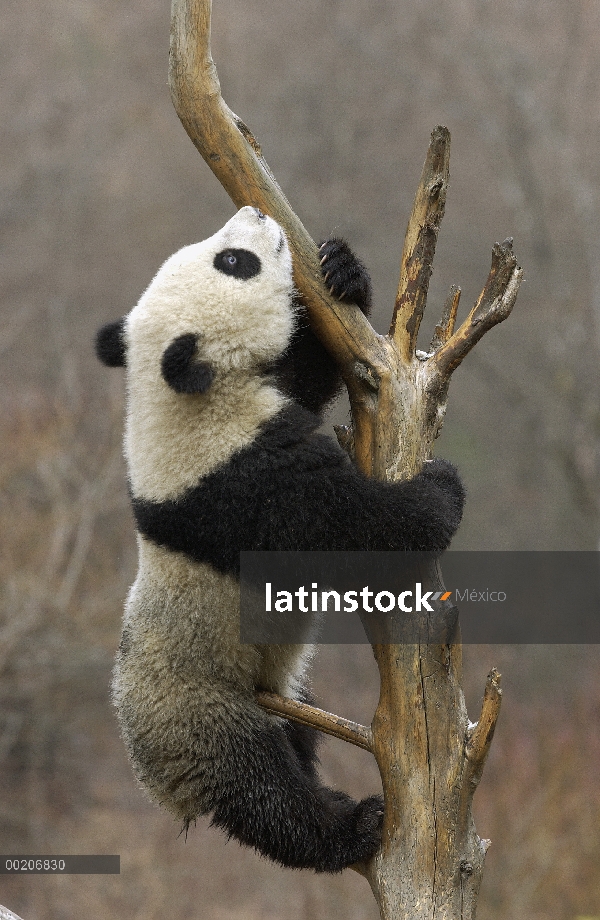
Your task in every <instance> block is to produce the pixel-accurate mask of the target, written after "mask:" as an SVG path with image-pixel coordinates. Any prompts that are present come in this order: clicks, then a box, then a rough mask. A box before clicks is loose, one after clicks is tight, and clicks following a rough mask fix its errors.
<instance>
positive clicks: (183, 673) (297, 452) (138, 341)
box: [96, 207, 464, 872]
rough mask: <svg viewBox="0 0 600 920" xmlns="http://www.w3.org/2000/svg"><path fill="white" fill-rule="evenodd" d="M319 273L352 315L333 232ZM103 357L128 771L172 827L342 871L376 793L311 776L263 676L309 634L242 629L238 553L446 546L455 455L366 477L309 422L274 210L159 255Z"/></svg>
mask: <svg viewBox="0 0 600 920" xmlns="http://www.w3.org/2000/svg"><path fill="white" fill-rule="evenodd" d="M320 252H321V258H322V267H323V272H324V275H325V280H326V284H327V286H328V287H329V288H331V289H332V291H333V293H334V294H336V295H337V296H338V297H340V298H341V299H342V300H345V301H348V302H352V303H355V304H357V305H358V306H359V307H360V309H361V310H363V311H364V312H365V313H367V312H368V310H369V308H370V303H371V285H370V280H369V276H368V274H367V272H366V270H365V269H364V267H363V266H362V265H361V264H360V262H358V260H357V259H356V258H355V257H354V256H353V254H352V253H351V252H350V250H349V248H348V246H347V245H346V244H345V243H344V242H343V241H341V240H335V239H334V240H329V241H328V242H326V243H324V244H323V246H322V247H321V251H320ZM96 348H97V353H98V356H99V357H100V359H101V360H102V361H103V362H104V363H105V364H107V365H109V366H113V367H116V366H123V367H125V368H126V374H127V416H126V431H125V454H126V458H127V464H128V471H129V488H130V492H131V499H132V504H133V512H134V516H135V522H136V526H137V530H138V550H139V569H138V574H137V577H136V580H135V583H134V584H133V587H132V588H131V590H130V593H129V596H128V598H127V603H126V608H125V617H124V625H123V634H122V638H121V643H120V646H119V651H118V655H117V661H116V666H115V671H114V681H113V694H114V702H115V704H116V707H117V710H118V716H119V721H120V725H121V729H122V732H123V736H124V739H125V743H126V745H127V749H128V752H129V755H130V758H131V761H132V764H133V769H134V771H135V774H136V776H137V778H138V780H139V782H140V783H141V784H142V785H143V786H144V787H145V788H146V790H147V791H148V792H149V794H150V795H151V796H152V797H153V798H154V799H156V800H157V801H158V802H159V803H161V804H162V805H164V806H165V807H166V808H167V809H168V810H169V811H170V812H172V813H173V814H174V815H175V816H176V817H177V818H179V819H180V820H182V821H183V822H184V825H185V827H186V828H187V826H188V825H189V824H190V822H192V821H194V819H195V818H196V817H197V816H199V815H204V814H212V823H213V824H214V825H216V826H217V827H220V828H222V829H223V830H224V831H225V832H226V833H227V834H228V835H229V836H231V837H235V838H236V839H237V840H238V841H240V842H241V843H243V844H247V845H249V846H251V847H254V848H255V849H256V850H258V851H259V852H260V853H262V854H263V855H265V856H267V857H269V858H270V859H273V860H275V861H277V862H279V863H281V864H282V865H284V866H290V867H295V868H311V869H315V870H316V871H318V872H338V871H340V870H342V869H344V868H345V867H346V866H350V865H352V864H353V863H357V862H360V861H363V860H367V859H369V857H370V856H371V855H372V854H373V853H374V851H375V850H376V849H377V848H378V845H379V843H380V835H381V822H382V814H383V802H382V799H381V797H380V796H377V795H373V796H370V797H369V798H366V799H364V800H363V801H361V802H355V801H354V800H353V799H351V798H350V797H349V796H347V795H346V794H344V793H343V792H337V791H334V790H332V789H329V788H327V787H326V786H324V785H323V784H322V783H321V781H320V779H319V776H318V774H317V769H316V764H317V757H316V744H317V737H318V732H315V731H314V730H312V729H310V728H306V727H303V726H300V725H298V724H295V723H291V722H288V721H286V720H284V719H281V718H278V717H275V716H273V715H270V714H268V713H266V712H265V711H264V710H263V709H261V708H260V706H258V705H257V704H256V702H255V693H256V691H257V690H267V691H272V692H274V693H279V694H282V695H283V696H292V697H295V698H297V699H306V694H305V693H304V690H303V680H304V678H303V674H304V671H305V667H306V662H307V659H308V657H309V653H310V649H309V648H308V647H306V646H290V645H286V646H252V645H242V644H240V641H239V597H240V589H239V553H240V550H427V551H429V550H440V551H441V550H443V549H445V548H446V547H447V546H448V544H449V542H450V539H451V537H452V535H453V534H454V532H455V530H456V528H457V526H458V524H459V521H460V518H461V513H462V506H463V499H464V493H463V488H462V485H461V483H460V480H459V478H458V475H457V473H456V471H455V470H454V468H453V467H452V466H451V465H450V464H448V463H445V462H444V461H440V460H436V461H433V462H431V463H428V464H427V465H426V467H425V469H424V470H423V471H422V472H420V473H419V474H418V475H417V476H415V477H414V479H412V480H411V481H410V482H401V483H382V482H376V481H374V480H370V479H367V478H365V477H364V476H363V475H362V474H361V473H360V472H359V471H358V470H357V469H356V468H355V467H354V466H353V465H352V464H351V463H350V461H349V460H348V458H347V457H346V455H345V454H344V452H343V451H342V450H341V448H339V447H338V446H337V444H335V443H334V442H333V440H331V439H330V438H327V437H326V436H324V435H322V434H318V433H317V432H316V429H317V428H318V426H319V424H320V416H319V414H320V413H321V411H322V410H323V408H324V407H325V406H326V404H327V403H328V402H329V401H330V400H331V399H332V397H333V396H334V395H335V393H336V392H337V390H338V388H339V385H340V378H339V373H338V370H337V368H336V366H335V364H334V362H333V361H332V360H331V358H330V357H329V355H328V354H327V352H326V351H325V349H324V348H323V347H322V345H321V344H320V343H319V341H318V340H317V338H316V337H315V335H314V334H313V332H312V331H311V328H310V325H309V323H308V319H307V315H306V312H305V310H304V308H303V307H302V306H301V305H300V304H299V303H298V302H297V301H296V300H295V298H294V289H293V284H292V260H291V256H290V251H289V248H288V244H287V241H286V238H285V235H284V233H283V231H282V230H281V228H280V227H279V226H278V224H276V223H275V221H273V220H271V218H269V217H267V216H265V215H264V214H262V213H261V212H260V211H259V210H258V209H256V208H251V207H245V208H242V209H241V210H240V211H239V212H238V213H237V214H236V215H235V216H234V217H233V218H232V219H231V220H230V221H229V222H228V223H227V224H226V225H225V226H224V227H223V229H222V230H220V231H219V232H218V233H216V234H215V235H214V236H212V237H210V239H208V240H205V241H204V242H202V243H197V244H195V245H192V246H187V247H185V248H184V249H182V250H181V251H180V252H177V253H176V254H175V255H173V256H171V258H170V259H168V260H167V261H166V262H165V264H164V265H163V266H162V268H161V269H160V270H159V272H158V274H157V275H156V277H155V278H154V280H153V281H152V282H151V284H150V286H149V287H148V289H147V290H146V292H145V293H144V294H143V296H142V297H141V299H140V301H139V303H138V304H137V306H136V307H134V309H133V310H132V311H131V312H130V313H129V314H128V315H127V316H125V317H123V318H122V319H121V320H119V321H118V322H115V323H111V324H109V325H108V326H105V327H103V328H102V329H101V330H100V331H99V333H98V336H97V341H96Z"/></svg>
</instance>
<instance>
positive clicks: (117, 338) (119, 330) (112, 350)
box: [95, 316, 125, 367]
mask: <svg viewBox="0 0 600 920" xmlns="http://www.w3.org/2000/svg"><path fill="white" fill-rule="evenodd" d="M124 328H125V317H124V316H122V317H121V319H118V320H116V321H115V322H114V323H107V324H106V326H102V328H101V329H99V330H98V332H97V333H96V343H95V344H96V355H97V356H98V358H99V359H100V361H102V363H103V364H106V366H107V367H125V341H124V338H123V332H124Z"/></svg>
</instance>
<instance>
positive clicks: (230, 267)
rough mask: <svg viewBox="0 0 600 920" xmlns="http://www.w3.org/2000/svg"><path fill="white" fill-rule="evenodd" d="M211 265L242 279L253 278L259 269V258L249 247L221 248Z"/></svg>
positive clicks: (258, 272) (225, 273) (226, 273)
mask: <svg viewBox="0 0 600 920" xmlns="http://www.w3.org/2000/svg"><path fill="white" fill-rule="evenodd" d="M213 265H214V267H215V268H216V269H217V271H220V272H223V274H224V275H231V276H232V277H233V278H239V279H240V280H242V281H246V280H247V279H248V278H254V277H255V276H256V275H259V274H260V270H261V264H260V259H259V258H258V256H257V255H256V254H255V253H253V252H250V250H249V249H223V250H222V251H221V252H218V253H217V254H216V256H215V259H214V262H213Z"/></svg>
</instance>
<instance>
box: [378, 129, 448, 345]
mask: <svg viewBox="0 0 600 920" xmlns="http://www.w3.org/2000/svg"><path fill="white" fill-rule="evenodd" d="M449 175H450V132H449V131H448V128H445V127H443V126H441V125H439V126H438V127H437V128H434V129H433V132H432V134H431V143H430V144H429V150H428V151H427V158H426V159H425V163H424V164H423V171H422V173H421V180H420V182H419V188H418V190H417V194H416V196H415V200H414V204H413V209H412V213H411V215H410V218H409V220H408V227H407V228H406V235H405V237H404V249H403V252H402V260H401V263H400V281H399V283H398V293H397V294H396V302H395V304H394V313H393V316H392V323H391V326H390V331H389V335H390V337H391V338H392V339H393V341H394V342H395V343H396V345H397V346H398V349H399V350H400V354H401V355H402V358H403V359H404V360H405V361H409V360H410V359H411V358H412V357H413V356H414V353H415V349H416V347H417V336H418V334H419V327H420V325H421V320H422V319H423V312H424V310H425V304H426V303H427V291H428V289H429V279H430V278H431V272H432V271H433V257H434V255H435V247H436V244H437V238H438V233H439V229H440V224H441V222H442V218H443V216H444V210H445V208H446V191H447V189H448V178H449Z"/></svg>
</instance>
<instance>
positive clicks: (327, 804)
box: [212, 725, 383, 872]
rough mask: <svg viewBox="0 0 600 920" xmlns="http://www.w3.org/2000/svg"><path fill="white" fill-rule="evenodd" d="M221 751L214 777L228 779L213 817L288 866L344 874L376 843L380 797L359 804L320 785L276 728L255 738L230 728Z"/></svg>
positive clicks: (237, 836)
mask: <svg viewBox="0 0 600 920" xmlns="http://www.w3.org/2000/svg"><path fill="white" fill-rule="evenodd" d="M222 757H223V762H224V765H223V770H222V773H220V772H219V770H218V769H217V770H216V775H217V777H218V776H219V775H222V776H223V777H226V782H223V783H218V786H219V788H218V789H215V793H216V799H217V803H218V804H217V805H216V807H215V810H214V813H213V819H212V823H213V824H214V825H216V826H217V827H220V828H222V829H223V830H225V831H226V832H227V834H229V836H231V837H234V838H235V839H236V840H238V841H239V842H240V843H243V844H246V845H247V846H251V847H254V848H255V849H256V850H258V851H259V852H260V853H262V854H263V855H264V856H267V857H269V858H270V859H273V860H275V862H278V863H281V864H282V865H284V866H288V867H290V868H292V869H315V870H316V871H317V872H340V871H341V870H342V869H345V868H346V867H347V866H349V865H352V864H353V863H355V862H362V861H364V860H367V859H369V858H370V857H371V856H372V855H373V853H374V852H375V850H376V849H377V847H378V846H379V842H380V839H381V823H382V819H383V799H382V798H381V796H377V795H374V796H370V797H369V798H368V799H364V800H363V801H362V802H359V803H357V802H355V801H353V799H351V798H350V797H349V796H348V795H346V794H345V793H343V792H336V791H334V790H333V789H328V788H327V787H325V786H322V785H321V783H320V781H319V779H318V777H317V776H316V773H315V772H314V770H312V769H309V770H307V769H305V768H304V769H303V766H302V763H301V761H300V760H299V758H298V757H297V752H296V750H295V748H294V744H293V743H292V742H291V740H290V738H289V735H288V734H287V733H286V731H285V730H283V729H281V728H279V727H278V726H275V725H274V726H273V727H272V728H270V729H268V730H263V731H260V732H257V733H256V734H254V736H250V737H247V735H246V733H245V732H242V733H241V734H240V735H239V736H238V737H236V735H235V731H233V732H231V731H229V732H228V735H227V737H226V738H223V745H222Z"/></svg>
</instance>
